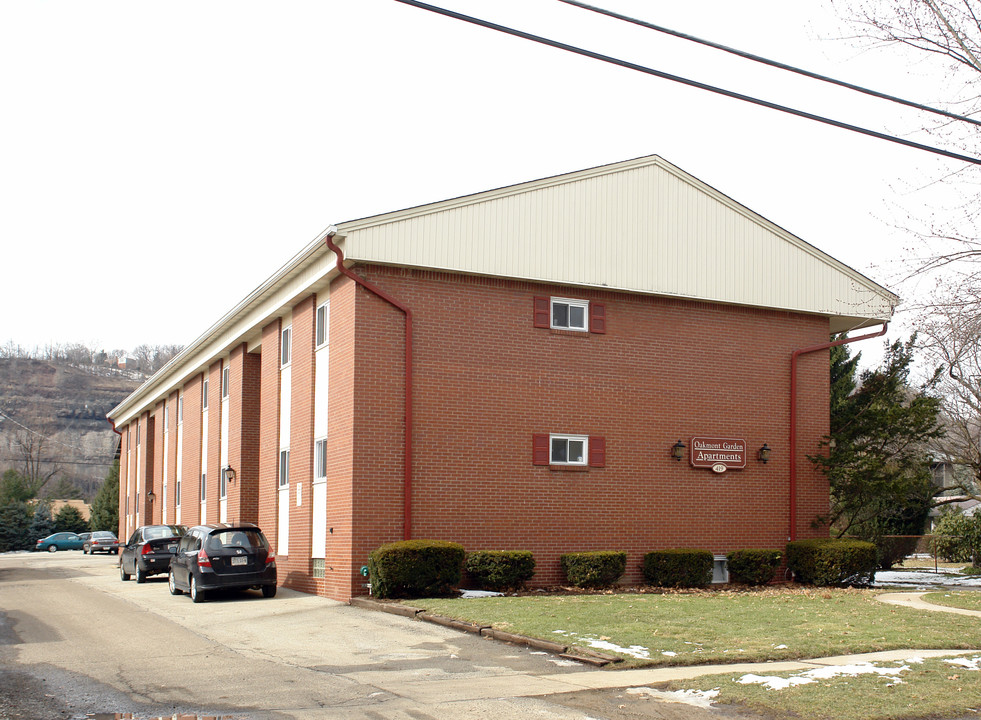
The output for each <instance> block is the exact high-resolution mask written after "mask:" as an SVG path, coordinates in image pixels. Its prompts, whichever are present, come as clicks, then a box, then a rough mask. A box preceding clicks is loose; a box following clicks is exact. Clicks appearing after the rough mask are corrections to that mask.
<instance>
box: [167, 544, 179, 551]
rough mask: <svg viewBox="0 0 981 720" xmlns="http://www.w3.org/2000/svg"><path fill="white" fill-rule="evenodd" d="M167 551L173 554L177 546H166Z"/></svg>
mask: <svg viewBox="0 0 981 720" xmlns="http://www.w3.org/2000/svg"><path fill="white" fill-rule="evenodd" d="M167 550H168V551H169V552H172V553H175V552H177V545H168V546H167Z"/></svg>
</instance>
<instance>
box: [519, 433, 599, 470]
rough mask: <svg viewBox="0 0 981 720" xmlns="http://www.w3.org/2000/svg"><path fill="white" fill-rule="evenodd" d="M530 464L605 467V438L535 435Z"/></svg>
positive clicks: (554, 434) (551, 434)
mask: <svg viewBox="0 0 981 720" xmlns="http://www.w3.org/2000/svg"><path fill="white" fill-rule="evenodd" d="M532 463H533V464H534V465H552V466H559V467H563V466H580V467H585V466H589V467H605V466H606V438H603V437H599V436H596V435H592V436H590V435H569V434H565V433H536V434H534V435H533V436H532Z"/></svg>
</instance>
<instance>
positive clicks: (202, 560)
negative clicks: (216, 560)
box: [198, 548, 211, 567]
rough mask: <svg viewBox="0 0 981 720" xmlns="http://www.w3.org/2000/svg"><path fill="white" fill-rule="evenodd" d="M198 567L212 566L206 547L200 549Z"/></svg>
mask: <svg viewBox="0 0 981 720" xmlns="http://www.w3.org/2000/svg"><path fill="white" fill-rule="evenodd" d="M198 567H211V558H209V557H208V553H206V552H205V551H204V548H201V549H200V550H198Z"/></svg>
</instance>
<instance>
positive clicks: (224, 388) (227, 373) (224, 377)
mask: <svg viewBox="0 0 981 720" xmlns="http://www.w3.org/2000/svg"><path fill="white" fill-rule="evenodd" d="M231 375H232V369H231V368H229V367H226V368H225V369H224V370H222V371H221V399H222V400H224V399H225V398H227V397H228V384H229V382H231Z"/></svg>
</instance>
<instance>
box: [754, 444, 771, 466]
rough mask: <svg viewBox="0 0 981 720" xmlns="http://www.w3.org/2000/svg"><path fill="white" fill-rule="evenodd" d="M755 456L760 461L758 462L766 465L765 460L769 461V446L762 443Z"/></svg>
mask: <svg viewBox="0 0 981 720" xmlns="http://www.w3.org/2000/svg"><path fill="white" fill-rule="evenodd" d="M756 456H757V457H758V458H759V459H760V462H761V463H763V464H764V465H766V462H767V460H769V459H770V446H769V445H767V444H766V443H763V447H761V448H760V449H759V451H758V452H757V453H756Z"/></svg>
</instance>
